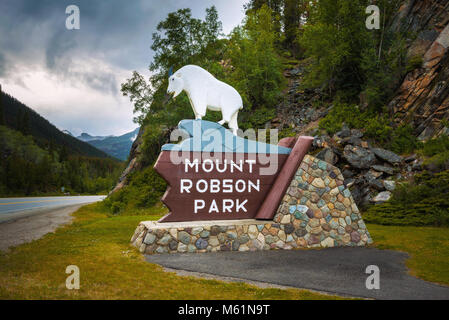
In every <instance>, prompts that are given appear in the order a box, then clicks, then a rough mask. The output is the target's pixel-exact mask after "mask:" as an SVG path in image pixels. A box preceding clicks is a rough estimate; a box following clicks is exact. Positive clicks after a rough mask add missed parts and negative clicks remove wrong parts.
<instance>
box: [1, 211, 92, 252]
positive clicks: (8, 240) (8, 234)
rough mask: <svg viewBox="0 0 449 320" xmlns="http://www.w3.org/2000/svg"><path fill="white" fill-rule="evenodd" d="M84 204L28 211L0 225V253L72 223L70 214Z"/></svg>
mask: <svg viewBox="0 0 449 320" xmlns="http://www.w3.org/2000/svg"><path fill="white" fill-rule="evenodd" d="M83 205H85V204H76V205H69V206H61V207H54V208H45V209H37V210H28V211H27V212H26V214H25V215H24V216H21V217H19V218H17V219H14V220H9V221H6V222H2V223H0V251H7V250H8V249H9V248H11V247H15V246H18V245H20V244H23V243H28V242H31V241H33V240H37V239H39V238H41V237H42V236H44V235H46V234H47V233H49V232H53V231H55V230H56V229H57V228H58V227H59V226H61V225H64V224H68V223H70V222H71V221H72V219H73V217H72V213H73V212H75V211H76V210H78V209H79V208H80V207H81V206H83Z"/></svg>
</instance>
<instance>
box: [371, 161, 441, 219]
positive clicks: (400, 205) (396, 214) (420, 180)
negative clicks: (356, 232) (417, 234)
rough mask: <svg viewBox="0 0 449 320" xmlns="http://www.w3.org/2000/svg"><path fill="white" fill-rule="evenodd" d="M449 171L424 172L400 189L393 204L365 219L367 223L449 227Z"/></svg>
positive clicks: (374, 211) (377, 206) (391, 202)
mask: <svg viewBox="0 0 449 320" xmlns="http://www.w3.org/2000/svg"><path fill="white" fill-rule="evenodd" d="M448 192H449V171H448V170H447V171H443V172H440V173H436V174H432V173H428V172H424V173H422V174H418V175H416V176H415V178H414V181H412V182H410V183H404V184H402V185H399V186H398V188H397V189H396V190H395V191H394V192H393V196H392V198H391V199H390V201H388V202H386V203H384V204H381V205H375V206H373V207H371V208H369V209H368V210H367V212H366V213H365V214H364V215H363V218H364V219H365V222H369V223H377V224H384V225H413V226H426V225H428V226H445V227H448V226H449V198H448V197H447V193H448Z"/></svg>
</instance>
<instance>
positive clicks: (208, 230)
mask: <svg viewBox="0 0 449 320" xmlns="http://www.w3.org/2000/svg"><path fill="white" fill-rule="evenodd" d="M192 75H193V76H192ZM216 81H218V80H216V79H215V78H213V76H212V75H210V74H209V73H208V72H207V71H206V70H204V69H201V68H199V67H197V66H185V67H183V68H181V69H179V70H178V71H177V72H176V73H174V74H172V73H171V74H170V76H169V87H168V90H167V92H168V94H169V95H172V96H174V97H176V96H177V95H178V94H179V93H180V92H181V91H183V90H184V91H186V93H187V94H188V96H189V98H190V99H189V100H190V102H191V105H192V109H193V111H194V113H195V118H196V119H195V120H182V121H180V123H179V124H178V129H176V130H175V131H173V132H172V135H171V137H172V141H178V140H179V138H180V137H183V138H184V139H183V140H182V141H181V142H180V143H177V144H166V145H164V146H162V150H161V153H160V154H159V157H158V159H157V161H156V163H155V165H154V169H155V170H156V172H158V173H159V174H160V175H161V176H162V177H163V178H164V179H165V180H166V181H167V183H168V187H167V191H166V192H165V194H164V196H163V197H162V202H163V203H164V204H166V205H167V207H168V208H169V210H170V212H169V213H168V214H167V215H165V216H164V217H162V218H161V219H160V220H159V221H157V222H155V221H142V222H141V223H140V224H139V225H138V227H137V228H136V230H135V233H134V235H133V236H132V238H131V242H132V243H133V245H135V246H136V247H138V248H139V250H140V251H141V252H143V253H146V254H153V253H170V252H208V251H230V250H235V251H246V250H268V249H274V248H280V249H292V248H298V247H333V246H364V245H366V244H368V243H370V242H371V241H372V240H371V237H370V234H369V232H368V230H366V226H365V224H364V222H363V220H362V218H361V215H360V213H359V210H358V208H357V206H356V205H355V203H354V200H353V198H352V196H351V193H350V191H349V189H348V188H346V187H345V185H344V184H343V176H342V174H341V172H340V171H339V169H338V168H336V167H334V166H332V165H330V164H328V163H326V162H324V161H322V160H319V159H317V158H315V157H312V156H310V155H307V150H308V149H309V147H310V145H311V143H312V141H313V138H312V137H308V136H300V137H298V138H293V137H291V138H284V139H282V140H281V141H280V142H279V143H278V144H276V145H275V144H268V143H265V142H260V141H256V140H255V139H246V138H243V137H240V136H238V135H237V129H238V123H237V121H236V118H237V113H238V110H240V109H241V98H240V95H239V94H238V93H237V91H235V89H234V88H232V87H230V86H228V85H227V84H225V83H223V82H220V81H218V82H216ZM204 83H206V84H208V85H206V86H204V85H203V84H204ZM198 89H200V90H198ZM201 95H203V96H201ZM227 102H231V104H229V103H227ZM206 109H212V110H215V111H221V112H222V115H223V120H222V121H220V122H219V123H215V122H210V121H204V120H201V118H202V116H204V115H205V113H206ZM226 122H227V123H228V125H229V127H230V128H231V129H232V130H228V129H225V128H224V127H223V126H222V124H224V123H226ZM349 226H350V227H349Z"/></svg>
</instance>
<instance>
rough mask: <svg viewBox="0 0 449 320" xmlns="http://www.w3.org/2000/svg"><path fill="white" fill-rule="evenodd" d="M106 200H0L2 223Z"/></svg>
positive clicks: (53, 198) (98, 197)
mask: <svg viewBox="0 0 449 320" xmlns="http://www.w3.org/2000/svg"><path fill="white" fill-rule="evenodd" d="M104 198H105V196H73V197H70V196H63V197H28V198H0V223H1V222H5V221H10V220H16V219H18V218H22V217H25V216H29V215H34V214H36V213H38V212H40V211H39V210H41V209H50V208H53V209H54V208H57V207H63V206H70V205H77V204H87V203H91V202H96V201H101V200H103V199H104ZM37 209H39V210H37Z"/></svg>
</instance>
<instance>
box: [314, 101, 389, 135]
mask: <svg viewBox="0 0 449 320" xmlns="http://www.w3.org/2000/svg"><path fill="white" fill-rule="evenodd" d="M343 123H345V124H346V125H348V126H349V127H350V128H362V129H364V131H365V135H366V136H367V137H369V138H373V139H374V140H376V141H377V142H385V141H387V139H388V137H389V136H390V135H391V132H392V128H391V127H390V126H389V124H388V119H387V118H386V117H385V116H381V115H378V114H377V113H372V112H370V111H365V112H362V111H361V110H360V109H359V108H358V106H356V105H350V104H346V103H341V102H336V103H335V104H334V107H333V108H332V110H331V111H330V112H329V113H328V114H327V116H326V117H324V118H323V119H321V120H320V122H319V127H320V128H321V129H324V130H326V131H327V132H328V133H329V134H334V133H335V132H337V131H339V130H341V128H342V125H343Z"/></svg>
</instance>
